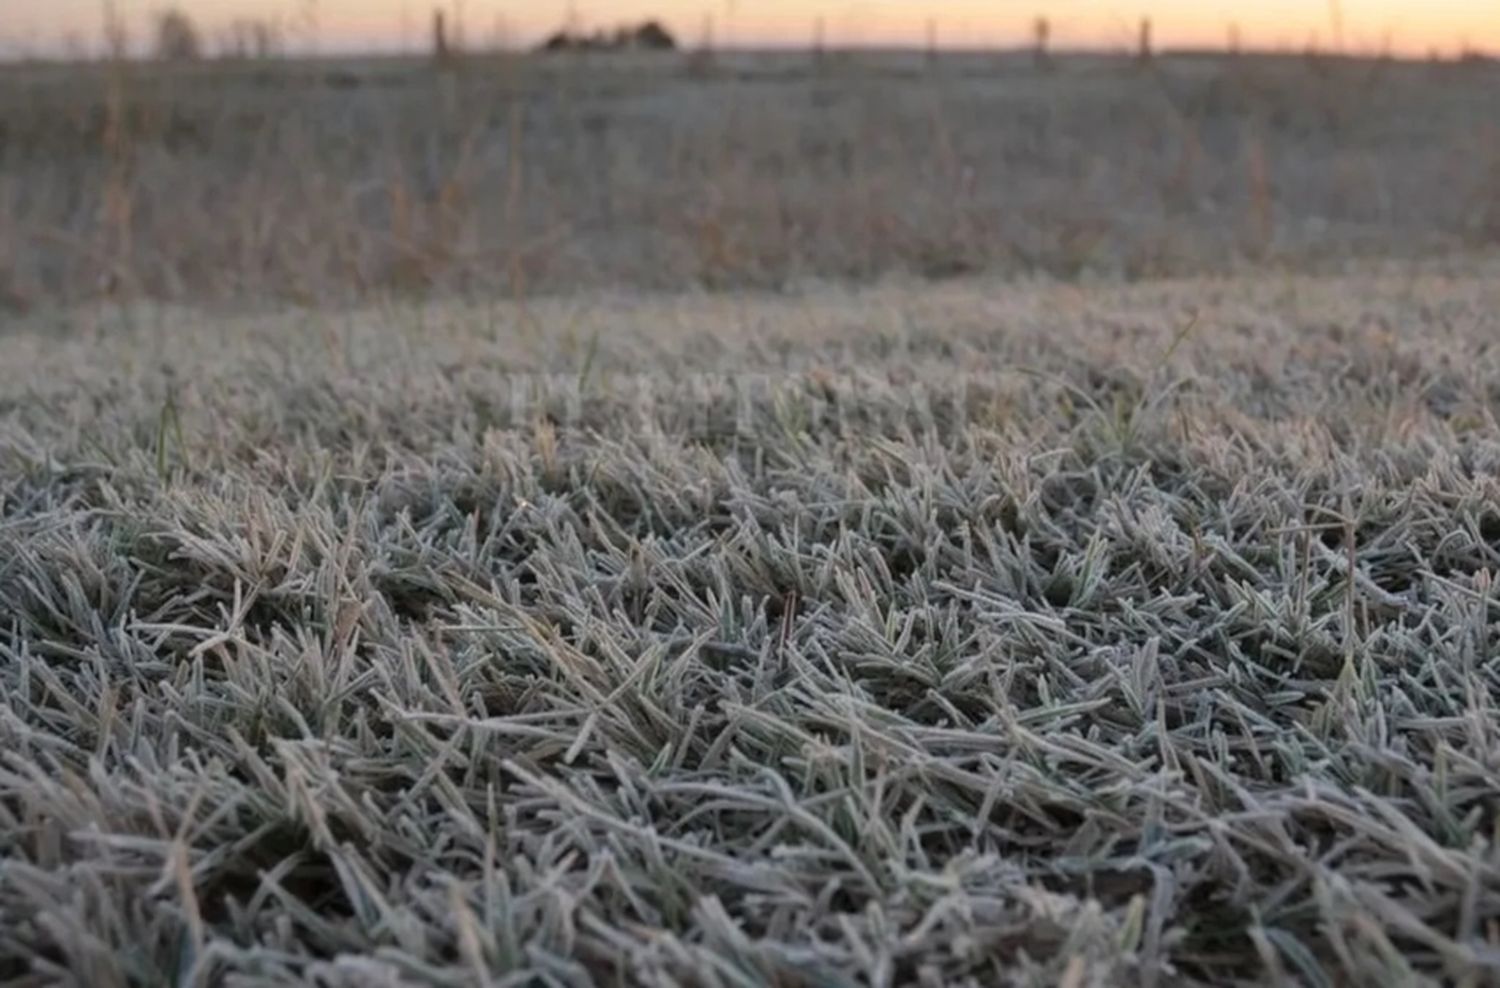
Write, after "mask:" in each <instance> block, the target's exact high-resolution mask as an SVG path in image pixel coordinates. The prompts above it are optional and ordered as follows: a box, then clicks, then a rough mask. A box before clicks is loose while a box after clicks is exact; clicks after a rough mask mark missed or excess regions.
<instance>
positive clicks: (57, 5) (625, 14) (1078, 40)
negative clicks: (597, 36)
mask: <svg viewBox="0 0 1500 988" xmlns="http://www.w3.org/2000/svg"><path fill="white" fill-rule="evenodd" d="M170 5H172V4H171V2H170V0H115V7H116V9H117V10H118V12H119V14H120V16H121V17H122V18H123V19H124V20H125V22H126V23H127V24H129V25H130V26H131V27H132V28H133V29H134V32H135V33H136V35H137V36H140V35H141V34H143V33H144V29H145V24H146V22H147V19H148V18H149V16H150V14H151V13H152V12H153V11H156V10H159V9H161V8H163V7H166V6H170ZM176 6H180V7H181V8H182V9H184V10H186V11H187V12H188V13H189V14H191V15H192V16H193V17H194V18H195V19H196V20H197V21H198V22H199V23H200V25H202V27H203V29H204V32H205V34H207V35H208V36H209V38H210V39H212V37H213V36H214V34H215V33H216V31H218V30H220V29H222V28H223V27H224V26H225V25H227V24H229V23H230V22H231V21H233V20H235V19H240V18H259V19H266V20H274V21H277V22H279V23H281V24H282V25H284V26H285V29H286V33H287V34H288V36H289V38H290V39H291V40H290V42H289V45H290V47H292V48H293V49H294V50H295V49H297V48H311V47H313V46H316V47H318V48H320V49H323V50H355V49H360V48H371V49H384V50H391V49H402V48H409V49H412V50H418V49H421V48H423V47H425V45H426V42H427V21H428V18H429V17H430V14H431V10H432V9H433V8H434V7H435V6H441V7H443V8H444V9H445V10H446V11H447V13H448V17H449V19H450V22H452V23H455V24H461V25H462V26H463V34H464V36H465V41H466V42H467V43H468V44H469V45H470V46H489V45H493V44H496V43H497V42H501V41H503V42H504V43H506V44H509V45H512V46H519V45H529V44H533V43H535V42H536V41H537V40H538V39H539V38H541V37H542V36H544V35H545V34H547V33H548V32H550V31H552V30H555V29H557V28H558V27H561V26H563V25H564V24H566V23H569V22H572V23H575V24H577V25H579V26H581V27H583V28H585V29H593V28H595V27H608V26H612V25H615V24H618V23H622V22H627V21H639V20H641V19H644V18H647V17H655V18H658V19H660V20H661V21H663V22H664V23H665V24H666V25H667V26H668V27H669V28H670V29H671V30H672V31H673V32H675V33H676V35H677V37H678V39H679V41H680V42H681V43H683V44H684V45H688V46H692V45H696V44H699V43H701V40H702V38H703V37H704V36H705V34H706V33H707V34H711V35H712V39H713V43H714V44H715V45H716V46H718V47H801V46H805V45H807V44H808V43H809V42H810V40H811V38H812V36H813V33H814V24H815V23H816V22H818V21H819V20H821V21H822V23H823V31H824V37H825V39H826V42H827V43H828V44H829V45H830V46H847V47H864V46H870V47H903V46H905V47H914V46H916V47H919V46H922V45H924V44H925V43H926V39H927V36H928V31H929V23H930V24H931V25H932V26H933V29H934V31H935V35H936V39H937V43H938V45H939V46H940V47H944V48H987V47H1000V46H1012V45H1017V44H1023V43H1025V42H1026V41H1027V39H1028V37H1029V32H1030V26H1031V24H1032V22H1033V21H1034V19H1035V18H1036V17H1038V16H1046V17H1047V18H1048V19H1049V20H1050V22H1051V25H1052V37H1053V39H1054V44H1055V45H1056V46H1058V47H1060V48H1066V47H1080V48H1128V47H1130V46H1131V45H1132V44H1133V41H1134V38H1135V34H1136V30H1137V25H1138V24H1139V23H1140V20H1141V18H1142V17H1149V18H1150V19H1151V21H1152V25H1153V33H1154V36H1155V38H1156V43H1157V45H1158V46H1159V47H1162V48H1167V47H1173V46H1192V47H1200V46H1201V47H1223V46H1224V45H1225V44H1226V41H1227V39H1228V38H1229V36H1230V32H1231V30H1234V31H1235V32H1236V33H1237V35H1238V37H1239V39H1240V41H1241V43H1242V44H1243V45H1244V47H1246V48H1249V49H1286V50H1297V49H1301V48H1304V47H1306V46H1307V45H1309V44H1314V45H1316V46H1318V47H1319V48H1322V49H1324V50H1343V51H1348V52H1351V53H1375V52H1378V51H1381V50H1384V49H1387V48H1389V50H1392V51H1394V52H1397V53H1401V54H1416V55H1421V54H1426V53H1427V52H1429V51H1431V50H1434V49H1435V50H1437V51H1439V52H1442V53H1445V54H1451V53H1455V52H1457V51H1460V50H1463V49H1472V50H1481V51H1488V52H1500V0H1324V2H1318V0H1261V2H1258V3H1240V4H1236V3H1212V2H1201V0H1134V2H1127V3H1120V2H1118V0H1051V2H1043V0H1030V2H1019V0H928V2H923V3H917V2H911V0H654V2H652V0H573V2H569V0H441V2H440V3H438V4H434V3H433V2H432V0H177V2H176ZM101 10H102V5H101V0H45V2H40V0H10V2H8V3H0V53H5V52H7V51H10V52H13V51H15V50H19V49H23V48H25V47H27V46H30V47H31V48H32V49H48V48H55V47H57V45H58V44H59V43H62V42H63V40H64V39H65V38H71V39H72V41H73V43H74V46H75V47H77V46H82V47H84V48H88V47H89V46H95V45H97V44H98V39H99V38H100V36H101V34H102V31H101V22H102V13H101Z"/></svg>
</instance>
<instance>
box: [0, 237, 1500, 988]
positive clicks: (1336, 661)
mask: <svg viewBox="0 0 1500 988" xmlns="http://www.w3.org/2000/svg"><path fill="white" fill-rule="evenodd" d="M1497 313H1500V268H1497V267H1496V266H1495V265H1494V264H1493V263H1490V262H1481V261H1474V262H1470V263H1468V264H1466V265H1460V266H1457V268H1455V266H1453V265H1445V266H1444V269H1443V270H1435V271H1427V272H1423V271H1421V270H1419V269H1415V268H1412V267H1411V266H1409V265H1401V266H1397V265H1384V266H1381V265H1370V266H1366V267H1365V268H1363V269H1361V270H1360V271H1357V272H1352V273H1349V274H1346V275H1341V276H1327V277H1319V278H1305V277H1292V276H1286V275H1279V274H1275V273H1264V274H1250V275H1244V276H1241V277H1237V278H1232V279H1231V278H1217V279H1196V280H1167V281H1155V282H1151V283H1142V284H1136V285H1126V284H1113V285H1110V284H1099V285H1094V286H1091V287H1080V286H1075V285H1067V284H1059V283H1056V282H1050V281H1047V282H1026V281H1015V280H1004V279H995V278H971V279H960V280H955V281H950V282H945V283H943V284H938V285H934V284H930V283H921V282H910V281H887V282H884V283H881V284H878V285H872V286H866V287H863V288H838V287H821V288H808V289H806V290H803V291H798V292H790V293H786V292H783V293H779V294H756V293H745V292H741V293H738V294H732V295H722V294H697V295H651V294H643V293H639V292H634V293H623V292H622V293H607V292H606V293H587V292H578V293H574V294H572V295H570V296H567V297H559V298H554V299H550V300H533V301H532V302H531V303H529V304H525V305H521V304H517V303H513V302H506V303H498V302H456V301H448V302H442V303H436V302H435V303H426V304H419V303H413V302H401V303H389V304H374V303H372V304H368V305H364V306H357V307H350V308H347V309H345V310H343V311H341V312H318V313H311V312H308V313H302V314H296V315H293V316H287V315H285V314H253V313H252V314H241V315H234V314H217V315H214V314H206V313H205V312H204V311H203V310H194V309H172V308H156V307H141V306H137V307H133V308H129V309H124V310H107V311H106V310H97V309H89V310H78V309H74V310H67V311H56V312H52V313H48V314H38V315H34V316H31V317H27V318H26V319H24V320H13V321H12V323H11V324H10V325H9V326H8V327H7V329H6V331H5V332H4V333H3V335H0V980H4V981H5V982H6V983H7V984H14V985H19V986H29V985H47V984H59V983H70V984H86V985H91V986H115V985H119V986H124V985H153V986H155V985H206V984H229V985H290V984H316V985H325V986H334V985H347V986H350V988H353V986H361V988H363V986H370V985H533V984H537V985H545V984H551V985H589V984H652V985H673V984H675V985H724V986H735V985H740V986H753V985H767V984H781V985H871V986H884V985H923V986H927V985H933V986H936V985H962V984H972V985H994V984H1009V985H1039V986H1040V985H1047V986H1052V985H1063V986H1067V988H1082V986H1092V985H1098V986H1110V985H1122V984H1143V985H1162V986H1165V985H1224V984H1232V983H1278V984H1301V985H1307V986H1322V985H1329V986H1332V985H1347V984H1356V983H1364V984H1371V985H1376V984H1379V985H1398V984H1399V985H1408V984H1453V985H1472V986H1478V985H1483V984H1493V983H1494V982H1495V980H1496V979H1497V978H1500V848H1497V844H1496V838H1497V836H1500V835H1497V828H1500V817H1497V793H1500V722H1497V718H1496V698H1497V689H1500V650H1497V634H1496V627H1495V622H1494V618H1495V615H1496V613H1497V611H1500V594H1497V590H1496V587H1495V586H1494V573H1495V571H1496V569H1497V567H1500V484H1497V481H1496V479H1495V478H1496V475H1497V471H1500V434H1497V422H1496V413H1497V410H1500V345H1497V340H1500V317H1497Z"/></svg>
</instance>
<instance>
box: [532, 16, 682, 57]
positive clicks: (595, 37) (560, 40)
mask: <svg viewBox="0 0 1500 988" xmlns="http://www.w3.org/2000/svg"><path fill="white" fill-rule="evenodd" d="M539 47H540V50H541V51H674V50H676V48H677V39H676V38H674V37H672V32H670V31H668V30H667V29H666V28H665V27H663V26H662V25H661V22H659V21H645V22H644V23H641V24H637V25H634V26H629V25H626V26H622V27H617V28H615V29H614V30H613V31H595V32H593V33H592V34H583V33H581V32H575V31H569V30H563V31H558V32H557V33H556V34H554V35H552V36H551V37H549V38H547V40H545V41H543V42H542V43H541V45H540V46H539Z"/></svg>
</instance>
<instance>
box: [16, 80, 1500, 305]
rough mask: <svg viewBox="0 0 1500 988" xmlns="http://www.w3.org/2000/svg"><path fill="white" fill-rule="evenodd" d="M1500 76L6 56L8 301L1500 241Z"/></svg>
mask: <svg viewBox="0 0 1500 988" xmlns="http://www.w3.org/2000/svg"><path fill="white" fill-rule="evenodd" d="M1496 106H1500V63H1493V62H1491V63H1487V62H1483V61H1474V62H1471V63H1432V64H1427V63H1404V62H1395V61H1389V60H1370V59H1365V60H1359V59H1330V58H1323V57H1317V56H1308V57H1304V56H1284V57H1271V56H1248V55H1247V56H1244V57H1241V58H1212V57H1206V56H1204V57H1187V56H1183V57H1175V58H1162V59H1159V60H1158V61H1157V62H1156V63H1155V64H1153V65H1151V66H1148V67H1143V66H1140V65H1138V64H1136V63H1135V62H1134V61H1132V60H1131V59H1128V58H1118V57H1114V58H1109V57H1100V56H1088V57H1084V56H1073V57H1064V58H1060V59H1058V60H1057V61H1056V63H1055V67H1054V69H1053V70H1052V71H1047V72H1041V71H1038V70H1037V68H1036V67H1035V66H1033V64H1032V60H1031V57H1030V56H1029V55H1026V54H1016V53H1010V54H1005V55H998V54H989V55H977V54H976V55H962V56H960V55H955V56H951V57H948V58H945V59H943V60H941V61H939V62H938V64H937V65H936V66H933V67H928V66H926V65H925V64H924V62H923V59H922V57H921V56H920V55H915V56H912V55H901V54H884V55H879V56H876V55H869V54H862V55H857V56H853V55H843V54H837V55H830V56H828V58H827V59H826V60H825V61H824V62H823V63H820V64H818V65H815V64H814V63H813V62H812V61H811V59H810V57H809V56H808V55H806V54H795V53H789V54H783V55H765V54H761V55H724V56H721V57H720V58H719V59H718V60H716V61H715V62H713V63H711V64H709V65H708V66H702V65H699V64H697V63H695V62H693V61H692V60H691V59H687V58H685V57H655V58H653V57H643V56H630V57H624V56H622V57H618V58H611V57H603V56H601V57H597V58H589V59H585V60H577V59H573V58H568V57H563V58H559V59H546V58H527V59H523V58H498V57H490V58H476V59H473V60H470V61H467V62H463V63H460V64H458V65H457V66H455V67H453V68H451V69H450V70H435V69H434V68H433V67H432V66H431V65H430V64H428V63H426V62H422V61H420V60H410V61H399V60H385V61H382V60H366V61H329V62H290V63H255V62H247V63H205V64H198V65H177V66H149V65H125V66H120V67H115V68H111V67H108V66H76V65H67V66H0V310H3V309H7V308H8V309H10V310H24V309H28V308H30V309H35V308H39V307H45V306H46V305H47V304H49V303H51V302H53V301H55V300H57V299H67V300H71V301H92V300H96V299H99V298H109V299H115V298H135V297H140V296H146V297H150V298H157V299H166V300H170V301H178V302H181V301H195V300H204V299H207V300H212V301H215V302H224V301H230V302H234V303H243V302H246V301H249V302H253V303H256V304H264V303H265V302H266V301H268V300H276V301H293V302H296V303H299V304H308V303H341V302H345V301H348V300H349V299H351V298H363V297H366V296H368V295H370V294H371V293H379V294H382V295H389V294H401V295H410V294H414V293H416V294H422V293H442V294H449V293H454V292H459V293H465V294H471V295H480V296H485V295H493V294H494V293H496V292H502V293H505V294H507V295H511V296H519V295H531V294H536V293H539V292H540V293H547V294H554V293H559V292H562V293H566V292H571V291H575V290H577V289H578V288H580V287H581V286H589V287H595V288H606V289H607V288H615V287H620V286H645V287H649V288H654V289H664V288H673V289H675V288H696V287H700V286H708V287H713V288H742V287H754V288H780V287H785V286H788V285H797V284H800V283H802V282H804V281H806V280H808V279H822V278H836V279H851V278H852V279H859V280H868V279H871V278H874V277H878V276H880V275H882V274H885V273H888V272H893V271H895V272H905V273H909V274H914V275H917V276H921V277H930V278H941V277H951V276H954V275H958V274H965V273H978V272H996V271H998V272H1007V273H1012V274H1021V275H1032V274H1048V275H1052V276H1057V277H1063V278H1069V279H1071V278H1075V277H1080V276H1106V277H1126V278H1149V277H1160V276H1163V275H1186V274H1204V273H1217V272H1221V271H1226V270H1238V269H1242V268H1244V267H1247V266H1254V267H1259V266H1264V265H1272V266H1276V267H1282V268H1286V267H1292V266H1295V267H1297V268H1298V269H1300V270H1308V269H1317V270H1324V271H1334V272H1336V271H1338V270H1339V269H1340V267H1341V266H1342V265H1343V264H1345V263H1346V262H1347V261H1348V260H1349V259H1351V258H1357V257H1365V258H1369V257H1375V258H1381V257H1400V258H1406V259H1413V258H1421V259H1430V258H1432V257H1434V256H1448V255H1453V254H1455V253H1462V252H1468V251H1471V250H1475V249H1481V250H1494V249H1495V248H1496V247H1497V246H1500V130H1497V122H1496V118H1495V113H1494V108H1495V107H1496Z"/></svg>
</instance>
